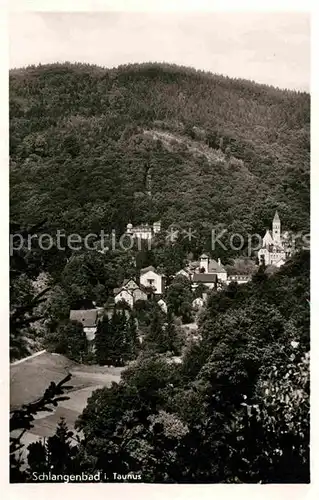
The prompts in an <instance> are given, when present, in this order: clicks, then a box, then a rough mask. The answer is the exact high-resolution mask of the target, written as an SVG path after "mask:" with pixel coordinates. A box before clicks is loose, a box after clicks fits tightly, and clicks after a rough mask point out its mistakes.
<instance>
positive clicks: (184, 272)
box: [175, 269, 192, 280]
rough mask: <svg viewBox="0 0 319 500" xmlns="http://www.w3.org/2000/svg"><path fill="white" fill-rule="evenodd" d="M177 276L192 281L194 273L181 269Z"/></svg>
mask: <svg viewBox="0 0 319 500" xmlns="http://www.w3.org/2000/svg"><path fill="white" fill-rule="evenodd" d="M175 276H184V277H185V278H187V279H189V280H190V279H192V273H191V271H190V270H189V269H181V270H180V271H178V272H177V273H176V275H175Z"/></svg>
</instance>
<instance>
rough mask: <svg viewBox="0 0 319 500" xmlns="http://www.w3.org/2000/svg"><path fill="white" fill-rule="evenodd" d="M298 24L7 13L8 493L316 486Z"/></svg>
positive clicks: (169, 15) (301, 31)
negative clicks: (42, 487) (30, 487)
mask: <svg viewBox="0 0 319 500" xmlns="http://www.w3.org/2000/svg"><path fill="white" fill-rule="evenodd" d="M150 3H151V2H150ZM310 23H311V15H310V13H309V12H301V11H280V12H279V11H277V10H274V11H271V10H268V11H266V10H264V11H257V10H256V11H245V12H243V11H235V10H233V11H231V10H225V11H221V10H217V11H213V10H209V11H204V10H198V11H196V10H194V11H192V12H190V11H187V10H185V11H182V10H179V11H177V10H176V11H173V10H171V11H164V10H158V11H152V10H149V11H140V12H138V11H133V10H132V11H128V10H126V11H120V10H118V11H115V10H114V9H113V10H103V11H102V10H100V11H94V10H92V11H81V12H80V11H79V12H74V11H71V10H70V11H60V12H59V11H52V12H49V11H41V12H40V11H36V10H34V11H30V10H28V11H25V12H22V11H18V10H17V11H12V12H10V13H9V17H8V40H9V47H8V48H9V75H8V79H9V182H10V188H9V196H10V215H9V219H10V230H9V253H10V332H9V336H10V345H9V351H10V367H9V371H10V414H9V421H10V436H9V437H10V443H9V437H8V448H9V462H10V478H9V480H10V483H33V484H37V485H38V484H46V485H48V484H51V485H52V484H60V483H69V484H79V483H81V484H84V483H86V484H87V483H89V484H96V483H112V484H123V483H132V484H135V485H136V484H137V483H148V484H178V485H194V484H200V485H205V484H208V485H213V484H227V485H229V484H241V485H243V484H255V485H273V484H294V485H297V484H308V483H310V479H311V478H310ZM6 418H7V419H8V416H7V417H6ZM87 491H88V490H86V492H87ZM89 494H90V493H89ZM86 495H87V493H86ZM105 498H107V495H105ZM216 498H218V496H217V497H216ZM283 498H284V497H283Z"/></svg>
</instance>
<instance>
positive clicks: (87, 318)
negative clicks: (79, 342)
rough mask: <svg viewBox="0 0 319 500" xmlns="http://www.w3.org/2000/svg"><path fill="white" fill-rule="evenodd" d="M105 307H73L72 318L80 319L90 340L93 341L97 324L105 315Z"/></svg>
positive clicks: (74, 319)
mask: <svg viewBox="0 0 319 500" xmlns="http://www.w3.org/2000/svg"><path fill="white" fill-rule="evenodd" d="M103 312H104V309H103V307H98V308H96V309H83V310H82V309H71V311H70V316H69V317H70V320H71V321H78V322H79V323H81V324H82V326H83V330H84V333H85V335H86V338H87V340H88V341H93V340H94V338H95V333H96V329H97V324H98V322H99V320H100V319H101V317H102V316H103Z"/></svg>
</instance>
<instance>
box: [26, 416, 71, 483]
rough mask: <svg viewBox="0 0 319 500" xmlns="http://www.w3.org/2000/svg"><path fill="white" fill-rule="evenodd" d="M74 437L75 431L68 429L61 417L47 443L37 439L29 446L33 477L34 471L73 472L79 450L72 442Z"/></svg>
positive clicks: (29, 470)
mask: <svg viewBox="0 0 319 500" xmlns="http://www.w3.org/2000/svg"><path fill="white" fill-rule="evenodd" d="M72 439H73V432H72V431H69V430H68V427H67V425H66V423H65V420H64V418H63V417H61V419H60V421H59V423H58V426H57V428H56V431H55V434H54V435H53V436H51V437H49V438H48V439H47V441H46V442H45V443H41V441H37V442H36V443H31V444H30V445H29V446H28V451H29V454H28V465H29V467H28V474H29V475H30V476H31V477H32V473H33V472H38V473H43V472H49V471H50V472H51V473H52V474H71V473H72V469H73V463H74V458H75V456H76V454H77V451H78V448H77V446H76V444H75V443H73V444H72ZM62 481H63V480H62Z"/></svg>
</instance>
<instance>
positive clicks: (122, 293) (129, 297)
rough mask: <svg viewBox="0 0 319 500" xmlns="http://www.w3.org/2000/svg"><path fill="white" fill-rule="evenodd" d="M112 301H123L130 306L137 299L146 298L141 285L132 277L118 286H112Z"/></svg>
mask: <svg viewBox="0 0 319 500" xmlns="http://www.w3.org/2000/svg"><path fill="white" fill-rule="evenodd" d="M113 293H114V302H115V304H117V303H118V302H121V301H125V302H126V303H127V304H128V305H129V306H130V307H131V308H133V306H134V304H135V302H137V301H138V300H147V293H146V290H145V289H144V287H143V285H138V284H137V283H136V281H134V280H133V279H126V280H124V281H123V284H122V286H121V287H120V288H114V290H113Z"/></svg>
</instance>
